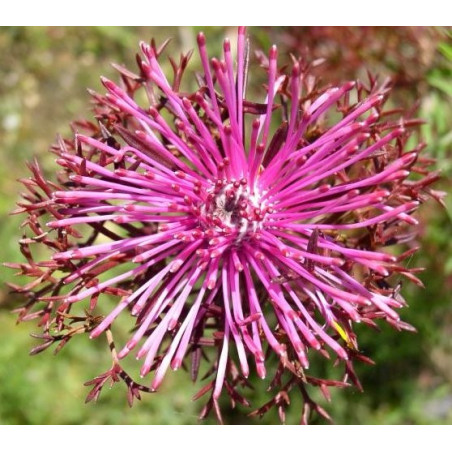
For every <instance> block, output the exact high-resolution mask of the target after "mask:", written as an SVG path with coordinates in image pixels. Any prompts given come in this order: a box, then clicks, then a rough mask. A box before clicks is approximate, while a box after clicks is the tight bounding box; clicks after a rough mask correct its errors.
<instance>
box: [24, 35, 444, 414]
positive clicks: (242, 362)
mask: <svg viewBox="0 0 452 452" xmlns="http://www.w3.org/2000/svg"><path fill="white" fill-rule="evenodd" d="M198 46H199V55H200V58H201V62H202V67H203V74H202V75H200V76H198V77H197V82H198V84H199V87H198V89H197V90H196V91H195V92H193V93H188V92H185V91H183V90H182V88H181V79H182V75H183V73H184V70H185V68H186V66H187V63H188V59H189V57H190V55H185V56H182V58H181V61H180V64H176V63H175V62H174V61H172V64H173V69H174V77H173V79H172V80H169V79H168V78H167V76H166V75H165V73H164V71H163V69H162V67H161V65H160V63H159V56H160V54H161V51H162V48H160V49H157V48H156V46H155V45H154V44H153V43H152V45H147V44H145V43H142V44H141V51H142V57H141V58H140V59H139V70H140V72H139V74H134V73H132V72H130V71H128V70H126V69H125V68H123V67H119V66H117V69H118V70H119V72H120V73H121V84H119V85H117V84H115V83H114V82H112V81H110V80H107V79H105V78H102V83H103V85H104V86H105V88H106V90H107V93H106V94H105V95H99V94H96V93H92V95H93V99H94V102H95V115H96V119H97V120H98V124H92V123H88V122H79V123H78V124H77V125H76V128H77V130H78V131H77V132H76V133H75V140H74V141H68V140H66V141H64V140H60V142H59V143H58V144H57V145H56V146H55V147H54V149H53V151H54V152H55V153H56V154H57V155H58V159H57V163H58V165H59V166H60V167H61V168H63V173H62V174H60V176H59V183H58V184H54V183H51V182H48V181H45V180H44V179H43V177H42V176H41V173H40V171H39V168H38V166H37V164H35V165H33V166H32V167H31V168H32V170H33V173H34V177H33V179H32V180H31V181H25V185H26V186H27V188H28V189H29V191H30V194H29V195H28V196H27V202H26V203H20V209H19V211H21V212H23V211H26V212H27V213H28V215H29V220H28V225H29V226H30V228H31V229H32V230H33V232H34V237H33V238H30V239H26V240H25V241H23V242H22V249H23V251H24V254H25V255H26V256H28V257H29V259H28V264H20V266H19V265H17V264H15V265H16V267H19V268H20V269H21V270H22V272H23V273H25V274H28V275H29V276H32V277H33V278H34V282H33V283H31V284H29V285H27V286H25V287H24V288H18V287H15V288H16V290H19V291H21V292H25V293H26V294H28V295H29V297H30V301H29V302H28V303H27V305H26V306H25V308H22V309H21V310H20V317H21V319H25V320H26V319H30V318H36V317H40V318H41V325H42V326H43V328H44V334H43V335H41V336H40V337H41V338H43V339H44V344H43V345H41V346H39V347H38V348H37V349H35V352H37V351H41V350H42V349H44V348H47V347H48V346H50V345H51V344H53V343H54V342H55V341H62V342H61V343H62V344H65V343H66V342H67V341H68V340H69V339H70V338H72V337H73V336H74V335H75V334H77V333H79V332H87V333H89V335H90V337H91V338H92V339H95V338H98V337H99V336H102V335H104V334H106V335H107V338H108V340H109V342H110V348H111V349H112V358H113V366H112V369H111V370H110V371H108V372H107V373H106V374H103V375H102V376H100V377H98V378H97V379H95V380H93V381H92V382H89V384H93V385H94V389H93V391H92V392H91V393H90V396H89V398H97V397H98V395H99V393H100V389H101V388H102V385H103V384H104V383H105V382H106V381H107V380H109V379H111V381H112V382H115V381H119V380H120V379H122V380H123V381H124V382H125V383H126V384H127V386H128V388H129V400H130V401H132V400H133V397H138V398H139V397H140V392H139V391H140V390H148V391H156V390H157V389H158V388H159V386H160V385H161V383H162V381H163V378H164V376H165V374H166V372H167V371H168V369H169V368H172V369H173V370H176V369H178V368H180V367H181V366H182V365H183V364H184V363H187V362H188V360H189V359H191V360H192V376H193V378H196V375H197V371H198V368H199V362H200V360H202V359H204V358H205V357H209V359H211V360H212V363H213V364H212V375H213V377H212V380H211V381H210V382H209V383H208V384H207V386H206V387H205V388H203V389H202V390H201V395H202V394H203V393H206V392H210V394H211V397H210V399H209V402H208V403H207V405H206V409H205V412H207V411H208V410H209V409H210V408H211V407H212V406H214V407H215V408H216V411H217V414H218V416H220V414H219V406H218V403H217V400H218V399H219V397H220V395H221V394H223V393H225V392H226V393H227V394H228V395H229V396H230V397H231V398H232V399H233V400H234V401H239V402H242V403H245V404H246V403H247V401H245V400H244V399H243V398H242V397H241V396H240V395H239V393H238V391H237V387H238V386H239V385H241V384H244V382H245V380H246V378H247V377H248V376H249V374H250V372H251V371H252V369H254V370H255V372H256V373H257V374H258V375H259V376H260V377H261V378H266V376H267V372H268V370H269V369H268V361H269V356H270V355H271V354H274V355H276V356H277V357H278V360H279V362H280V365H279V368H278V370H277V377H276V378H279V380H276V384H274V386H276V387H277V388H278V381H281V374H282V373H288V375H289V376H290V379H289V383H290V384H287V385H286V386H284V387H283V386H282V383H281V384H279V386H280V388H279V389H280V391H279V393H278V394H277V396H276V397H275V398H274V399H272V401H270V402H269V403H270V405H268V406H264V407H263V408H262V409H261V410H258V411H257V413H258V414H263V412H265V411H266V409H267V408H269V407H270V406H272V405H277V406H278V407H279V408H280V414H281V413H283V412H284V406H285V404H286V401H287V400H288V396H287V399H286V398H285V396H283V395H281V394H286V393H288V392H289V391H290V390H291V389H292V388H293V387H300V388H301V392H302V396H303V397H304V399H305V410H307V408H308V407H311V408H314V409H316V410H317V411H319V412H320V413H321V414H323V415H326V414H325V413H324V411H323V410H322V409H321V408H320V407H319V406H318V405H316V404H314V402H313V401H312V400H311V399H310V398H309V396H308V395H307V392H306V389H305V386H306V385H307V384H313V385H317V386H320V387H321V389H322V391H324V393H325V394H327V386H329V385H336V386H344V385H346V383H341V382H334V381H329V380H321V379H318V378H314V377H310V376H308V375H307V374H305V372H306V370H307V369H308V368H309V355H310V350H311V349H313V350H316V351H318V352H319V353H321V354H323V355H324V356H326V357H329V356H330V354H331V353H332V354H333V355H334V356H335V357H336V358H337V359H338V360H339V361H341V362H343V363H344V369H345V373H346V374H347V375H349V376H351V378H352V379H353V381H355V382H357V379H356V378H355V375H354V371H353V366H352V362H353V360H354V359H365V358H364V357H362V356H361V355H360V353H359V352H358V347H357V339H356V336H355V334H354V332H353V325H354V324H355V323H359V322H363V323H366V324H369V325H374V324H375V323H374V319H376V318H381V319H383V320H386V321H387V322H389V323H390V324H392V325H393V326H395V327H397V328H401V329H402V328H408V329H409V328H410V327H409V325H407V324H405V323H404V322H402V321H400V319H399V313H398V309H399V308H401V307H403V306H404V304H405V303H404V301H403V299H402V298H401V297H400V295H398V294H396V291H394V290H393V289H392V288H391V286H390V285H389V283H388V282H387V279H388V277H389V276H391V275H393V274H394V273H402V274H405V275H406V276H408V277H409V278H411V279H413V280H415V281H418V280H417V278H416V277H415V276H414V275H413V273H414V271H415V269H414V270H413V269H411V270H407V269H405V268H403V266H402V264H401V261H402V260H403V258H404V257H406V256H407V255H408V254H411V252H412V251H408V252H407V253H404V254H403V255H402V256H399V257H396V256H394V255H392V254H390V253H389V252H387V251H384V250H379V249H378V248H381V247H384V246H385V245H388V244H393V243H401V242H405V241H409V240H410V239H411V235H409V234H408V233H406V232H403V231H405V230H406V229H407V226H409V225H416V224H417V220H416V219H415V218H414V217H413V216H412V213H413V212H414V210H415V209H416V208H417V207H418V205H419V202H420V201H422V200H423V197H422V195H421V194H420V190H427V188H426V187H427V186H428V185H429V184H430V183H431V182H432V181H433V180H434V179H435V177H436V176H435V175H433V176H432V175H427V177H425V178H421V179H420V180H418V181H416V182H412V181H409V180H408V176H409V175H410V173H411V172H416V171H417V172H420V173H421V174H428V173H426V171H425V170H424V169H423V167H425V166H426V164H428V163H429V162H428V161H427V160H422V159H419V152H420V150H421V149H422V145H418V146H416V147H414V148H413V149H411V150H409V151H405V146H406V143H407V140H408V137H409V135H410V133H409V130H410V128H412V127H413V126H415V125H417V124H418V121H416V120H413V119H409V118H408V119H406V118H405V119H400V118H398V117H395V116H394V114H391V112H389V113H388V112H384V111H383V105H384V103H385V101H386V98H387V94H388V89H387V86H386V85H384V86H381V87H378V86H377V84H376V82H375V81H374V80H372V79H371V80H370V86H369V88H366V87H365V85H364V84H362V83H359V82H349V83H345V84H344V85H342V86H339V87H330V88H326V89H322V90H320V89H319V88H318V87H317V85H316V82H315V80H314V79H313V78H312V77H310V76H309V73H308V71H307V69H308V68H307V67H305V66H304V65H303V63H302V62H301V61H298V60H293V62H292V65H291V69H290V70H289V72H288V73H286V72H285V71H284V70H280V69H278V66H277V49H276V47H275V46H273V47H272V48H271V49H270V52H269V56H268V59H266V58H261V64H262V65H263V66H264V67H265V68H266V71H267V74H268V75H267V81H266V85H265V86H266V88H265V91H266V92H265V95H264V97H263V98H262V99H261V102H260V103H257V102H254V101H251V100H248V99H247V96H246V91H247V75H248V53H247V48H248V44H247V39H246V35H245V30H244V28H239V32H238V40H237V52H236V53H237V55H236V58H235V59H234V57H233V55H232V51H231V45H230V43H229V41H227V40H226V41H225V42H224V54H223V57H222V59H221V60H218V59H212V60H209V58H208V55H207V51H206V45H205V38H204V35H203V34H200V35H199V36H198ZM393 113H394V112H393ZM415 165H417V166H415ZM39 189H41V191H42V193H38V190H39ZM49 214H50V216H52V217H53V218H52V220H51V221H50V222H47V224H46V225H44V224H42V221H48V220H46V218H47V217H48V215H49ZM41 217H42V218H41ZM31 243H39V244H40V245H41V246H45V247H47V248H48V249H50V250H52V255H51V256H50V259H49V260H48V261H44V262H37V263H36V262H34V260H33V258H32V257H31V252H30V249H29V245H30V244H31ZM104 294H105V295H113V296H116V297H117V298H118V301H117V302H116V304H115V305H114V307H113V308H112V309H111V310H110V312H109V313H108V314H107V315H101V314H100V313H101V312H105V310H106V309H107V306H109V304H108V297H107V296H105V295H104ZM78 306H81V307H83V308H84V309H86V315H80V316H78V317H77V316H73V315H72V314H71V313H70V312H71V310H72V309H76V308H77V307H78ZM77 312H78V311H77ZM120 316H122V317H130V316H132V317H134V318H135V320H134V323H135V325H134V329H133V332H132V333H131V336H130V338H129V339H128V341H127V342H125V343H122V344H120V349H119V350H118V352H116V348H115V346H114V344H113V339H112V334H113V333H114V332H115V328H117V326H116V320H117V318H118V317H120ZM68 322H71V323H70V325H74V324H75V325H79V326H78V327H75V326H71V327H70V328H71V329H70V330H69V331H70V333H67V329H68V325H69V324H68ZM212 332H213V333H212ZM231 349H235V351H236V352H233V353H232V354H231ZM215 350H216V354H215ZM235 353H236V354H237V357H238V361H237V363H238V367H236V365H235V358H234V356H235ZM129 354H133V355H135V356H136V357H137V358H138V359H139V360H140V362H141V369H140V374H141V376H142V377H146V376H148V374H149V373H150V372H152V377H151V379H150V386H147V385H139V384H138V383H135V382H134V381H133V379H132V378H131V377H130V376H129V375H128V374H127V373H126V372H125V371H124V370H123V369H122V367H121V359H122V358H124V357H125V356H127V355H129ZM303 369H304V370H303ZM270 370H271V369H270ZM278 375H279V377H278ZM357 384H359V383H357ZM225 388H226V390H227V391H225V390H224V389H225ZM281 407H282V408H281ZM281 410H282V411H281ZM204 414H205V413H204ZM281 416H282V417H283V414H281ZM306 418H307V415H306V414H304V416H303V420H306Z"/></svg>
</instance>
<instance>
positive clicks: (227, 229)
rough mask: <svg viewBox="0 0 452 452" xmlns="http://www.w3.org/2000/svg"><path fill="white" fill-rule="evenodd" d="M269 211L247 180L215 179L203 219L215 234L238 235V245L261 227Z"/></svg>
mask: <svg viewBox="0 0 452 452" xmlns="http://www.w3.org/2000/svg"><path fill="white" fill-rule="evenodd" d="M268 210H269V209H268V208H267V207H266V206H265V205H264V204H263V203H262V202H261V201H260V196H259V194H257V193H254V192H251V190H250V187H249V185H248V182H247V180H246V179H241V180H240V181H237V180H227V179H218V180H217V181H216V182H215V184H214V186H213V187H212V189H211V190H210V191H208V194H207V199H206V203H205V205H204V206H203V209H202V217H203V220H204V222H205V223H206V225H208V226H210V227H211V228H213V229H214V230H215V231H216V232H222V233H230V234H234V233H235V234H237V238H236V240H235V242H236V243H238V242H240V241H241V240H243V239H244V238H245V237H246V236H247V235H248V234H249V233H250V232H256V231H257V230H258V229H259V228H260V227H261V224H262V221H263V220H264V218H265V215H266V214H267V212H268Z"/></svg>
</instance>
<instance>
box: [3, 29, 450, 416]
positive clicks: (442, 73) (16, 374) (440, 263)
mask: <svg viewBox="0 0 452 452" xmlns="http://www.w3.org/2000/svg"><path fill="white" fill-rule="evenodd" d="M197 31H198V29H197V28H190V27H182V28H163V27H162V28H133V27H121V28H117V27H98V28H84V27H77V28H71V27H69V28H63V27H61V28H59V27H53V28H45V27H24V28H18V27H11V28H1V29H0V159H1V160H0V161H1V164H0V243H1V248H0V261H3V262H5V261H7V262H13V261H21V260H22V257H21V255H20V253H19V249H18V246H17V240H18V238H19V237H20V234H21V232H20V229H19V225H20V222H21V218H18V217H10V216H8V212H10V211H11V210H13V209H14V205H15V202H16V201H17V200H18V198H19V192H20V190H21V188H20V185H19V183H18V182H17V181H16V179H17V178H19V177H26V176H28V173H27V169H26V167H25V165H24V162H25V161H26V160H29V159H31V158H32V157H33V156H36V157H38V159H39V161H40V163H41V165H42V167H43V168H44V170H45V172H46V173H47V174H49V175H50V174H52V172H53V171H54V169H55V167H56V164H55V163H54V158H53V156H52V154H50V153H48V152H47V150H48V147H49V145H50V144H51V143H52V141H53V140H54V138H55V136H56V133H61V134H63V135H64V134H68V133H69V132H70V129H69V127H68V123H69V122H70V121H71V120H73V119H81V118H83V117H90V112H89V96H88V94H87V92H86V87H90V88H93V89H95V90H101V89H102V88H101V85H100V82H99V75H101V74H102V75H105V76H107V77H110V78H115V77H116V75H115V73H114V70H113V68H112V67H111V65H110V63H111V62H117V63H124V64H126V65H128V66H129V67H131V68H133V67H134V58H135V53H136V52H137V50H138V42H139V41H140V40H149V39H150V38H151V37H155V38H156V40H157V42H163V40H164V39H166V38H167V37H171V38H172V39H173V41H172V43H171V45H170V50H169V51H168V52H167V54H172V55H177V54H178V53H179V52H180V51H181V50H184V51H186V50H188V49H191V48H194V47H195V45H196V33H197ZM204 31H205V33H206V35H207V38H208V47H209V50H210V51H211V52H212V53H213V52H216V53H219V52H220V49H221V42H222V39H223V37H224V35H225V34H226V35H228V36H229V37H231V38H233V37H234V34H235V30H234V29H229V28H228V29H223V28H217V27H215V28H212V27H210V28H209V27H204ZM249 32H250V35H251V40H252V45H253V48H254V49H257V48H259V47H261V48H263V49H267V48H268V46H269V45H270V44H272V43H276V44H278V46H279V47H280V60H284V59H287V58H288V57H289V52H292V53H294V54H297V53H298V54H302V55H304V56H305V57H307V58H309V59H312V60H314V59H316V58H321V57H322V58H326V61H325V62H324V63H323V64H324V66H322V65H320V66H318V67H317V68H316V71H317V73H318V74H320V75H321V76H322V78H323V79H324V80H325V82H335V81H340V80H343V81H345V79H344V77H348V78H350V77H351V78H355V77H358V76H365V74H366V69H370V70H372V71H377V72H379V73H380V74H381V75H382V76H392V77H394V80H395V81H396V84H395V92H394V99H395V101H396V102H401V103H403V104H405V106H407V105H411V104H414V102H415V100H416V99H419V101H420V106H419V116H421V117H423V118H425V119H426V120H427V124H426V125H425V126H423V128H422V134H423V138H424V139H425V140H426V141H427V143H428V152H429V153H430V155H433V156H434V157H435V158H437V164H436V166H437V167H438V168H440V169H441V170H442V171H443V179H442V181H441V182H440V183H439V184H437V185H436V187H435V188H436V189H438V190H445V191H448V192H450V191H451V186H452V184H451V181H452V178H451V174H452V39H451V35H450V30H447V29H426V28H423V29H415V28H411V29H408V28H406V29H401V28H392V29H389V28H380V29H363V28H360V29H358V28H347V29H331V28H329V29H328V28H320V27H317V28H309V27H304V28H300V29H295V28H282V27H277V28H265V29H264V28H251V29H250V30H249ZM252 61H253V63H254V64H255V63H256V62H255V60H254V59H253V60H252ZM165 64H166V63H165ZM193 64H194V66H195V67H196V66H197V65H199V61H198V59H197V57H196V55H195V56H194V59H193ZM322 68H323V69H322ZM168 69H169V65H168ZM446 204H447V208H446V209H444V208H442V207H440V206H439V205H438V204H435V202H431V203H429V204H428V205H425V206H423V208H422V209H421V211H420V213H419V216H420V217H421V219H422V227H421V228H420V234H419V244H420V245H421V247H422V251H421V252H419V253H418V255H417V256H416V257H415V259H413V262H412V263H411V264H410V265H412V266H422V267H425V268H426V271H425V272H424V273H423V274H422V277H421V278H422V280H423V282H424V284H425V286H426V288H425V289H424V290H422V289H419V288H417V287H414V286H413V285H412V284H408V283H406V284H404V287H403V295H404V296H405V298H406V299H407V301H408V302H409V305H410V307H409V309H407V310H405V312H403V313H402V315H403V318H404V320H406V321H408V322H410V323H411V324H413V325H414V326H415V327H416V328H417V329H418V333H417V334H411V333H406V332H403V333H397V332H395V331H394V330H392V329H391V328H390V327H387V326H383V328H382V331H381V333H375V332H374V331H368V330H367V329H366V328H365V327H364V326H363V327H361V328H359V329H358V337H360V346H361V348H362V350H363V351H364V352H365V353H366V354H367V355H368V356H370V357H371V358H372V359H373V360H375V361H376V363H377V364H376V365H375V366H365V365H363V366H358V374H359V375H360V376H361V380H362V383H363V386H364V393H363V394H361V393H358V392H357V391H355V390H345V391H336V392H334V393H333V401H332V403H331V404H326V403H324V405H325V406H326V405H328V406H326V408H327V409H328V410H329V412H330V413H331V414H332V416H333V418H334V420H335V422H336V423H338V424H344V423H348V424H350V423H358V424H393V423H394V424H396V423H416V424H424V423H445V424H449V423H451V422H452V340H451V337H452V300H451V295H450V294H451V293H452V252H451V251H452V240H451V237H452V226H451V225H452V201H451V197H450V196H449V197H448V198H447V199H446ZM13 273H14V272H13V271H10V270H9V269H6V268H2V269H0V344H1V345H0V424H68V423H69V424H196V423H199V422H202V423H213V422H214V420H213V419H209V420H207V421H198V417H197V414H198V411H199V409H200V405H199V404H198V403H194V402H192V401H191V396H192V395H193V394H194V393H195V392H196V391H197V390H198V389H199V388H200V387H201V386H200V384H198V385H194V384H192V383H191V382H190V380H189V378H188V377H187V375H185V374H184V372H183V371H179V372H176V373H172V372H170V373H169V375H168V378H167V380H166V382H165V383H164V385H163V387H162V390H161V391H160V392H159V393H158V394H153V395H145V397H144V399H143V401H142V402H139V403H136V404H135V406H134V407H133V408H132V409H130V408H129V407H128V406H127V402H126V397H125V387H123V386H120V385H117V386H115V387H114V388H113V389H112V390H111V391H105V392H103V393H102V395H101V398H100V400H99V402H98V403H97V404H92V403H91V404H87V405H85V404H84V398H85V396H86V394H87V392H88V389H87V388H85V387H84V386H83V383H84V382H85V381H87V380H89V379H91V378H93V377H95V376H97V375H98V374H100V373H102V372H104V371H105V370H107V368H108V366H109V358H108V356H107V354H106V353H104V351H105V350H104V348H103V347H97V346H96V344H94V343H91V342H89V340H88V339H87V338H85V337H80V338H78V337H77V338H76V339H74V340H73V341H71V344H70V345H69V346H68V347H65V348H64V349H63V350H62V352H60V354H59V355H58V356H56V357H55V356H53V355H52V352H51V351H47V352H44V353H43V354H40V355H38V356H35V357H30V356H28V350H29V349H30V348H31V347H32V346H34V345H36V343H35V341H34V340H33V339H32V338H31V337H30V336H29V334H30V332H33V331H35V330H36V328H35V326H34V325H33V324H32V323H30V324H21V325H18V326H17V325H16V324H15V316H14V314H11V310H12V309H14V307H17V306H18V305H19V304H20V300H19V299H18V298H17V297H15V296H13V295H10V294H9V293H8V288H7V287H6V286H5V284H4V283H5V281H7V280H13ZM327 364H328V363H327ZM321 365H322V364H318V366H321ZM325 372H328V369H327V365H325ZM255 383H256V384H257V387H258V389H259V391H260V396H259V400H260V402H261V403H264V402H266V401H267V397H268V395H267V394H266V393H265V387H264V386H263V385H262V383H259V382H255ZM225 411H226V415H225V417H226V421H227V422H228V423H249V422H263V423H278V422H279V421H278V420H277V414H276V413H275V412H270V413H268V414H267V415H266V416H265V417H264V418H263V419H262V421H259V420H256V419H250V418H247V417H246V416H245V414H244V413H242V412H241V411H240V410H235V411H231V410H228V408H227V407H225ZM299 417H300V406H299V403H297V402H296V401H295V400H294V403H293V405H292V406H291V409H290V410H289V413H288V416H287V422H288V423H296V422H298V421H299ZM313 422H314V423H315V422H317V421H316V419H314V420H313ZM319 422H320V421H319Z"/></svg>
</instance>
